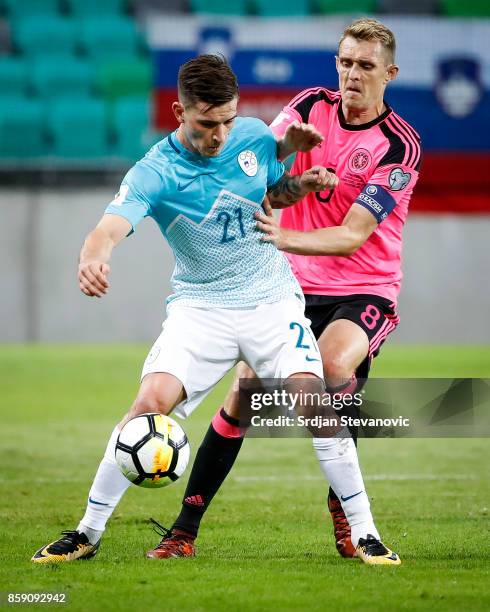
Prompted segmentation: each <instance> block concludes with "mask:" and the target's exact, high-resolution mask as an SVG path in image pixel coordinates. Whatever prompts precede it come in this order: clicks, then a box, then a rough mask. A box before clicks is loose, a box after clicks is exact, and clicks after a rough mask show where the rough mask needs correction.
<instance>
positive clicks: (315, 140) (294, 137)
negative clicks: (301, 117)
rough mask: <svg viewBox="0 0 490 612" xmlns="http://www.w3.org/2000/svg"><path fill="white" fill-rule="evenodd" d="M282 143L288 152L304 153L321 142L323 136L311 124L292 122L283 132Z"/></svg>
mask: <svg viewBox="0 0 490 612" xmlns="http://www.w3.org/2000/svg"><path fill="white" fill-rule="evenodd" d="M283 141H284V146H285V148H286V149H287V150H288V151H302V152H306V151H311V149H313V148H314V147H316V146H317V145H319V144H320V143H321V142H323V136H322V135H321V134H320V132H319V131H318V130H317V129H316V127H315V126H314V125H313V124H312V123H300V122H299V121H294V122H293V123H291V124H290V125H288V127H287V129H286V131H285V132H284V136H283Z"/></svg>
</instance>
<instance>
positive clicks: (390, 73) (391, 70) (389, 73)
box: [385, 64, 400, 83]
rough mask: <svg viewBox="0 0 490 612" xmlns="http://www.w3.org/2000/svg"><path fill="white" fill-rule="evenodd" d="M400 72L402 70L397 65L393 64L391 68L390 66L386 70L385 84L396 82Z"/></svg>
mask: <svg viewBox="0 0 490 612" xmlns="http://www.w3.org/2000/svg"><path fill="white" fill-rule="evenodd" d="M399 71H400V68H399V67H398V66H397V65H396V64H391V66H388V68H387V70H386V77H385V82H386V83H389V82H390V81H394V80H395V79H396V77H397V75H398V72H399Z"/></svg>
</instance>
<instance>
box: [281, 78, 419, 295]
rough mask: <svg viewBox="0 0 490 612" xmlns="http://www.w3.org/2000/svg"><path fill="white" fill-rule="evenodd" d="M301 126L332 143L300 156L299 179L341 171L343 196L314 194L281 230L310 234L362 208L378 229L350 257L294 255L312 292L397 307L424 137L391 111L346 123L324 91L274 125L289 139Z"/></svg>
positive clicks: (285, 218) (296, 104)
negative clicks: (319, 171)
mask: <svg viewBox="0 0 490 612" xmlns="http://www.w3.org/2000/svg"><path fill="white" fill-rule="evenodd" d="M293 121H301V122H304V123H313V124H314V125H315V126H316V128H317V129H318V130H319V131H320V132H321V133H322V134H323V136H324V139H325V140H324V141H323V142H322V143H321V145H319V146H318V147H315V148H314V149H313V150H312V151H310V152H309V153H297V155H296V159H295V161H294V164H293V167H292V173H293V174H300V173H302V172H304V171H305V170H307V169H308V168H310V167H311V166H314V165H321V166H325V167H326V168H328V169H329V170H330V171H334V172H335V173H336V174H337V176H338V177H339V186H338V187H337V188H336V189H335V190H331V191H326V192H323V193H310V194H308V195H307V196H306V197H305V198H303V200H301V201H300V202H298V203H297V204H295V205H294V206H291V207H290V208H287V209H285V210H283V212H282V217H281V226H282V227H285V228H292V229H296V230H300V231H303V232H308V231H311V230H314V229H318V228H322V227H332V226H336V225H342V222H343V220H344V217H345V216H346V214H347V212H348V210H349V209H350V207H351V206H352V204H353V203H354V202H355V203H357V204H359V205H361V206H363V207H365V208H366V209H367V210H369V211H370V212H371V213H372V214H373V215H374V216H375V217H376V219H377V221H378V227H377V228H376V230H375V231H374V232H373V233H372V234H371V236H370V237H369V238H368V240H367V241H366V242H365V243H364V244H363V245H362V246H361V247H360V248H359V249H358V250H357V251H356V252H355V253H354V254H353V255H350V256H348V257H334V256H325V255H323V256H314V255H309V256H305V255H293V254H291V253H287V254H286V255H287V257H288V259H289V261H290V263H291V266H292V269H293V272H294V274H295V275H296V277H297V279H298V281H299V282H300V284H301V287H302V288H303V291H304V293H309V294H316V295H332V296H341V295H351V294H355V293H365V294H370V295H379V296H381V297H385V298H387V299H389V300H391V301H392V302H393V303H394V304H396V299H397V296H398V293H399V291H400V283H401V278H402V273H401V247H402V230H403V224H404V222H405V219H406V217H407V212H408V203H409V201H410V196H411V195H412V191H413V188H414V186H415V183H416V182H417V178H418V174H419V167H420V137H419V135H418V134H417V132H416V131H415V130H414V129H413V128H412V127H411V126H410V125H409V124H408V123H407V122H406V121H404V120H403V119H402V118H401V117H399V116H398V115H397V114H396V113H395V112H393V110H392V109H391V108H389V107H388V106H387V110H386V111H385V112H384V113H383V114H382V115H381V116H379V117H378V118H377V119H374V120H373V121H371V122H369V123H365V124H364V125H349V124H347V123H346V122H345V119H344V116H343V113H342V108H341V104H340V92H337V91H330V90H328V89H324V88H322V87H316V88H313V89H307V90H305V91H303V92H301V93H300V94H299V95H297V96H296V97H295V98H293V100H292V101H291V102H290V103H289V105H288V106H286V107H285V108H284V109H283V111H282V112H281V113H280V114H279V115H278V116H277V117H276V119H275V120H274V121H273V122H272V124H271V128H272V130H273V132H274V133H275V134H276V135H278V136H282V135H283V134H284V132H285V130H286V128H287V126H288V125H289V124H290V123H292V122H293Z"/></svg>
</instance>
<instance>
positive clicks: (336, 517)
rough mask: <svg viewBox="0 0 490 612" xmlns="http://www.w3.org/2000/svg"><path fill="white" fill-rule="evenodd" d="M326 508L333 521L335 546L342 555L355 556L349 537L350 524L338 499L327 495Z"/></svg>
mask: <svg viewBox="0 0 490 612" xmlns="http://www.w3.org/2000/svg"><path fill="white" fill-rule="evenodd" d="M328 509H329V510H330V515H331V517H332V521H333V533H334V536H335V546H336V547H337V550H338V551H339V554H340V555H341V556H342V557H348V558H352V557H357V553H356V549H355V548H354V545H353V544H352V540H351V539H350V525H349V522H348V521H347V517H346V516H345V514H344V510H343V509H342V505H341V503H340V501H339V500H338V499H332V498H331V497H330V495H329V496H328Z"/></svg>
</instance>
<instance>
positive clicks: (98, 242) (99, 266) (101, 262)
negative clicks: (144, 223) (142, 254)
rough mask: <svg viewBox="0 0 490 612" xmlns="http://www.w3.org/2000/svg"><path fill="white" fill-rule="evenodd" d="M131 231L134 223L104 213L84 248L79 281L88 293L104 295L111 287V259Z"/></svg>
mask: <svg viewBox="0 0 490 612" xmlns="http://www.w3.org/2000/svg"><path fill="white" fill-rule="evenodd" d="M130 231H131V224H130V223H129V221H128V220H127V219H125V218H124V217H120V216H119V215H104V216H103V217H102V219H101V220H100V221H99V223H98V224H97V226H96V227H95V229H93V230H92V231H91V232H90V234H89V235H88V236H87V238H86V239H85V242H84V243H83V247H82V250H81V251H80V261H79V264H78V284H79V286H80V289H81V291H82V292H83V293H85V295H88V296H90V297H99V298H100V297H102V296H103V295H105V294H106V293H107V290H108V289H109V282H108V280H107V277H108V275H109V272H110V267H109V264H108V261H109V259H110V257H111V253H112V249H113V248H114V247H115V246H116V244H118V242H120V241H121V240H122V239H123V238H124V237H125V236H127V235H128V234H129V232H130Z"/></svg>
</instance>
